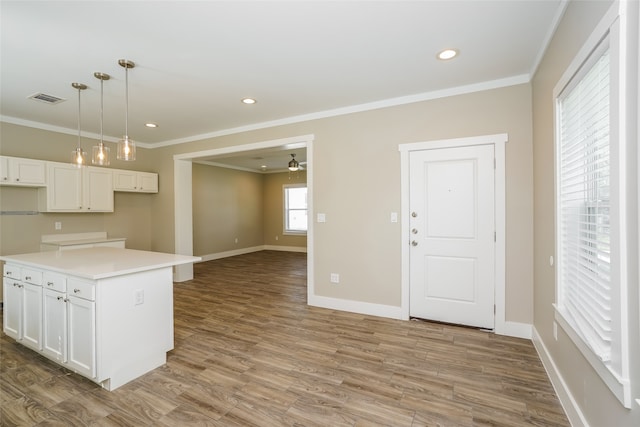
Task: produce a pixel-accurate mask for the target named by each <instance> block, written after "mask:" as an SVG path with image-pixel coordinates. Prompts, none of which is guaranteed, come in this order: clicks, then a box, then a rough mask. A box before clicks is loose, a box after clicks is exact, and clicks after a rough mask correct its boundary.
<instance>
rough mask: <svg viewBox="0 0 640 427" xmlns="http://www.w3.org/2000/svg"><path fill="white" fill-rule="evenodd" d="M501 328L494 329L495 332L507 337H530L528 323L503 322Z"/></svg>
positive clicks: (530, 327) (530, 328)
mask: <svg viewBox="0 0 640 427" xmlns="http://www.w3.org/2000/svg"><path fill="white" fill-rule="evenodd" d="M500 329H501V330H500V331H498V330H496V333H497V334H500V335H506V336H508V337H515V338H525V339H528V340H530V339H531V330H532V326H531V325H530V324H528V323H519V322H510V321H506V322H504V325H503V327H502V328H500Z"/></svg>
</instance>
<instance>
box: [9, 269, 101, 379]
mask: <svg viewBox="0 0 640 427" xmlns="http://www.w3.org/2000/svg"><path fill="white" fill-rule="evenodd" d="M7 267H8V266H5V277H4V280H3V284H4V310H3V311H4V332H5V333H6V334H7V335H8V336H10V337H11V338H13V339H15V340H16V341H18V342H20V343H21V344H24V345H26V346H28V347H30V348H32V349H34V350H37V351H41V352H42V354H43V355H45V356H47V357H48V358H49V359H52V360H54V361H56V362H58V363H60V364H62V365H63V366H65V367H67V368H69V369H71V370H73V371H75V372H77V373H79V374H81V375H84V376H85V377H88V378H90V379H95V378H96V303H95V284H94V283H93V282H89V281H82V280H77V279H74V278H69V277H67V276H65V275H62V274H58V273H54V272H48V271H35V270H27V269H23V271H22V276H23V278H24V277H25V276H26V277H28V278H30V279H32V280H33V278H34V277H37V278H41V282H42V283H41V284H40V285H35V284H32V283H29V282H25V281H24V280H16V279H13V278H12V277H6V276H7ZM9 269H10V272H11V273H14V272H15V271H16V268H15V267H9ZM25 272H28V273H25ZM14 274H15V273H14ZM11 275H13V274H11ZM18 275H19V273H18ZM34 281H35V280H34ZM43 288H44V289H43Z"/></svg>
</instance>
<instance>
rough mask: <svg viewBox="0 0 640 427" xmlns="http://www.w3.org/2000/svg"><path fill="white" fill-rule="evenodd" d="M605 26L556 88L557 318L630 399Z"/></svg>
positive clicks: (618, 179)
mask: <svg viewBox="0 0 640 427" xmlns="http://www.w3.org/2000/svg"><path fill="white" fill-rule="evenodd" d="M610 15H611V14H607V16H609V17H610ZM607 16H606V17H605V18H607ZM616 17H617V15H616ZM609 19H611V18H609ZM601 24H602V23H601ZM603 28H604V27H603V26H602V25H599V26H598V28H597V29H596V33H595V34H593V35H592V37H591V38H590V40H589V41H588V42H587V44H586V45H585V47H584V48H583V49H582V51H581V52H580V53H579V54H578V57H577V58H575V59H574V61H573V63H572V64H571V66H570V67H569V70H567V72H566V73H565V75H564V76H563V77H562V80H561V82H560V83H559V84H558V86H557V87H556V90H555V91H554V96H555V100H556V148H555V149H556V245H557V246H556V254H557V257H558V263H557V271H556V275H557V276H556V283H557V298H556V301H557V304H556V306H555V307H556V316H555V320H556V321H557V322H558V324H559V325H560V326H561V327H562V328H563V330H564V331H565V332H566V333H567V335H568V336H569V337H570V338H571V340H572V341H573V342H574V344H575V345H576V347H577V348H578V349H579V350H580V351H581V352H582V354H583V355H584V356H585V357H586V359H587V360H589V362H590V363H591V365H592V367H593V368H594V369H595V371H596V372H597V373H598V374H599V375H600V377H601V378H602V379H603V380H604V382H605V383H606V384H607V385H608V386H609V388H610V389H611V390H612V392H613V393H614V394H615V395H616V397H617V398H618V399H619V400H620V401H621V402H622V403H623V404H624V405H625V406H626V407H629V405H630V400H631V399H630V386H629V381H628V378H629V372H628V370H629V361H628V345H627V340H628V338H627V336H626V329H627V327H626V325H627V322H628V320H627V314H626V308H625V304H624V303H622V301H625V299H626V295H627V285H626V280H625V279H626V273H625V271H626V269H627V263H626V259H627V254H626V241H625V240H624V239H625V237H624V236H625V233H626V221H625V218H626V215H625V209H626V208H625V206H626V199H625V193H624V190H623V189H624V187H625V179H626V176H625V175H626V174H625V165H624V153H625V144H626V142H625V130H624V128H623V126H621V123H623V122H624V120H623V118H624V115H625V114H627V113H626V110H625V108H624V105H625V100H624V96H625V92H624V86H625V82H624V76H625V73H624V72H621V70H622V71H623V70H624V52H622V51H621V48H620V47H621V46H622V45H623V44H621V43H620V40H621V32H620V20H616V19H612V20H611V23H610V25H608V26H606V28H604V29H603ZM598 30H599V31H600V34H599V35H598V34H597V33H598Z"/></svg>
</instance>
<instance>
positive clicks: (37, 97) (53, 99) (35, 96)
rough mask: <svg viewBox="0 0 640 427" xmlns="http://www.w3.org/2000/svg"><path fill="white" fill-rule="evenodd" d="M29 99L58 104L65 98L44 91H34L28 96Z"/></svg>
mask: <svg viewBox="0 0 640 427" xmlns="http://www.w3.org/2000/svg"><path fill="white" fill-rule="evenodd" d="M29 98H30V99H35V100H36V101H40V102H44V103H47V104H58V103H60V102H63V101H66V99H63V98H58V97H57V96H53V95H47V94H46V93H35V94H33V95H31V96H29Z"/></svg>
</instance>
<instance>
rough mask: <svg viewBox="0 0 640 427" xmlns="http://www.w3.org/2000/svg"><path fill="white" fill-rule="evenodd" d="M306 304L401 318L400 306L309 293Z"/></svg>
mask: <svg viewBox="0 0 640 427" xmlns="http://www.w3.org/2000/svg"><path fill="white" fill-rule="evenodd" d="M308 304H309V305H311V306H314V307H321V308H328V309H331V310H340V311H349V312H351V313H358V314H368V315H371V316H378V317H388V318H391V319H402V310H401V309H400V307H396V306H392V305H383V304H373V303H369V302H362V301H353V300H345V299H339V298H330V297H322V296H317V295H310V296H309V297H308Z"/></svg>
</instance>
